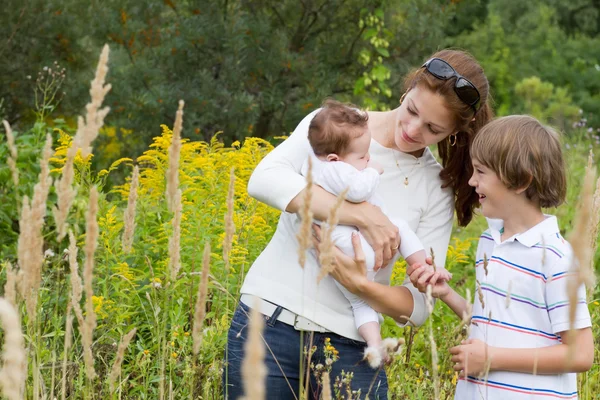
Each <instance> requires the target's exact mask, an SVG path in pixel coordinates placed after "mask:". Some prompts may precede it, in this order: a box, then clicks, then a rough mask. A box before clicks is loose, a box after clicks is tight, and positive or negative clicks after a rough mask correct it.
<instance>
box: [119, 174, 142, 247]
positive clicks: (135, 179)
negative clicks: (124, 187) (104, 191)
mask: <svg viewBox="0 0 600 400" xmlns="http://www.w3.org/2000/svg"><path fill="white" fill-rule="evenodd" d="M139 178H140V169H139V168H138V166H137V165H136V166H135V167H134V168H133V175H132V176H131V183H130V184H129V198H128V199H127V210H125V215H124V216H123V221H124V223H125V228H124V229H123V243H122V244H123V252H124V253H125V254H129V253H130V252H131V246H132V244H133V233H134V231H135V205H136V203H137V189H138V185H139Z"/></svg>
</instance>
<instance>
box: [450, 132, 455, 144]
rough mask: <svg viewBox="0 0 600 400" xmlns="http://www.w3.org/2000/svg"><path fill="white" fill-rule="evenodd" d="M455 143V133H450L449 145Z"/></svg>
mask: <svg viewBox="0 0 600 400" xmlns="http://www.w3.org/2000/svg"><path fill="white" fill-rule="evenodd" d="M455 144H456V133H453V134H452V135H450V146H452V147H454V145H455Z"/></svg>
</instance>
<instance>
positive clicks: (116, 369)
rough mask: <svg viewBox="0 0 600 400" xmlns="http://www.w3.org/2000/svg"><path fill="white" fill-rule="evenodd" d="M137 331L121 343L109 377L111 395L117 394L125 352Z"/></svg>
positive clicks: (130, 332) (135, 329)
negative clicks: (116, 385)
mask: <svg viewBox="0 0 600 400" xmlns="http://www.w3.org/2000/svg"><path fill="white" fill-rule="evenodd" d="M136 331H137V328H133V329H132V330H130V331H129V333H128V334H127V335H125V336H124V337H123V339H122V340H121V343H119V348H118V350H117V357H116V358H115V362H114V363H113V366H112V369H111V370H110V375H109V376H108V386H109V388H110V393H111V394H112V393H114V392H115V382H116V381H117V378H118V377H119V375H121V364H122V363H123V359H124V358H125V350H126V349H127V347H128V346H129V343H130V342H131V339H132V338H133V335H135V332H136Z"/></svg>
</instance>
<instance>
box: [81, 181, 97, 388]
mask: <svg viewBox="0 0 600 400" xmlns="http://www.w3.org/2000/svg"><path fill="white" fill-rule="evenodd" d="M97 214H98V189H97V188H96V187H95V186H92V189H91V190H90V203H89V206H88V211H87V214H86V234H85V264H84V267H83V289H84V290H85V323H84V325H85V330H84V331H83V332H82V338H81V339H82V342H83V347H84V353H83V358H84V361H85V368H86V374H87V376H88V379H89V380H90V381H91V380H93V379H94V378H95V377H96V372H95V371H94V357H93V355H92V334H93V332H94V329H96V313H95V312H94V303H93V301H92V296H93V295H94V291H93V289H92V279H93V271H94V254H95V252H96V247H97V246H98V221H97Z"/></svg>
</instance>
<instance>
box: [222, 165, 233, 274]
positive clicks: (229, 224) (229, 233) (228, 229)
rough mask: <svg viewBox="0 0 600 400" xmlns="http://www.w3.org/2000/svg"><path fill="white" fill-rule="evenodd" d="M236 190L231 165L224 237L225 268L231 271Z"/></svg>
mask: <svg viewBox="0 0 600 400" xmlns="http://www.w3.org/2000/svg"><path fill="white" fill-rule="evenodd" d="M234 192H235V173H234V168H233V167H231V171H230V172H229V189H228V191H227V214H225V237H224V238H223V261H225V270H226V271H227V272H229V266H230V263H229V255H230V254H231V246H232V244H233V235H234V234H235V224H234V223H233V209H234V203H233V197H234Z"/></svg>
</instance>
